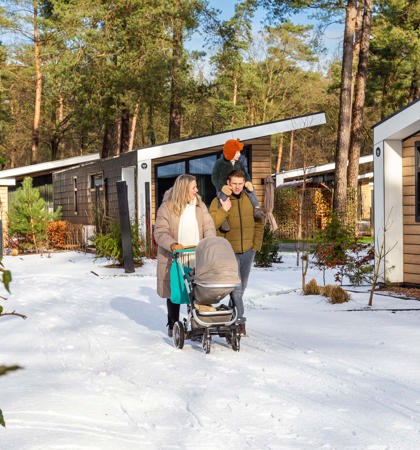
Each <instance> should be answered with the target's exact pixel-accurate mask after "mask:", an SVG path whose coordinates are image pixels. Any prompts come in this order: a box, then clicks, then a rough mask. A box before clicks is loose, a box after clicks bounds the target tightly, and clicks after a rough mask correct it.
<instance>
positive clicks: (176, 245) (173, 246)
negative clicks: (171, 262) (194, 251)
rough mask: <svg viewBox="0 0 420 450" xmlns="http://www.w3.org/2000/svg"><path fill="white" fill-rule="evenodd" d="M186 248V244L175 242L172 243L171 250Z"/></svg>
mask: <svg viewBox="0 0 420 450" xmlns="http://www.w3.org/2000/svg"><path fill="white" fill-rule="evenodd" d="M183 248H184V246H183V245H182V244H178V242H175V244H172V245H171V251H173V252H174V251H175V250H182V249H183Z"/></svg>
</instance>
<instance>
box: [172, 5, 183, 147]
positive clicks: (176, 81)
mask: <svg viewBox="0 0 420 450" xmlns="http://www.w3.org/2000/svg"><path fill="white" fill-rule="evenodd" d="M175 3H176V5H175V6H174V9H175V11H180V3H179V1H176V2H175ZM182 65H183V20H182V18H181V17H179V16H176V17H174V19H173V35H172V73H171V102H170V107H169V141H176V140H179V139H180V138H181V122H182V112H181V105H182V101H181V71H182Z"/></svg>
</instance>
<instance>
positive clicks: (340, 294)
mask: <svg viewBox="0 0 420 450" xmlns="http://www.w3.org/2000/svg"><path fill="white" fill-rule="evenodd" d="M322 291H323V292H322V295H323V296H325V297H328V299H329V302H330V303H345V302H348V301H349V300H350V294H349V293H348V292H346V291H345V290H344V289H343V288H342V287H341V286H334V285H331V284H327V286H325V287H324V288H323V290H322Z"/></svg>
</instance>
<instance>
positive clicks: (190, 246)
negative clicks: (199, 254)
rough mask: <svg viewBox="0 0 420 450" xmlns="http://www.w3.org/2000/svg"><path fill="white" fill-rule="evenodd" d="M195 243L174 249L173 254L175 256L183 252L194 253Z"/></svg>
mask: <svg viewBox="0 0 420 450" xmlns="http://www.w3.org/2000/svg"><path fill="white" fill-rule="evenodd" d="M195 248H196V246H195V245H189V246H185V247H184V248H181V249H179V250H172V255H173V256H175V257H176V256H177V255H179V254H181V253H194V252H195Z"/></svg>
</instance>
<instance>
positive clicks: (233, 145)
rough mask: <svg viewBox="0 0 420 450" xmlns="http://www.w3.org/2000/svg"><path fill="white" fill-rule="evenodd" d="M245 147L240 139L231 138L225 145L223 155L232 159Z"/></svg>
mask: <svg viewBox="0 0 420 450" xmlns="http://www.w3.org/2000/svg"><path fill="white" fill-rule="evenodd" d="M243 148H244V144H242V142H241V141H240V140H239V139H229V140H228V141H226V142H225V144H224V145H223V155H224V157H225V158H226V159H227V160H228V161H230V160H231V159H233V157H234V156H235V153H236V152H237V151H241V150H242V149H243Z"/></svg>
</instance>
